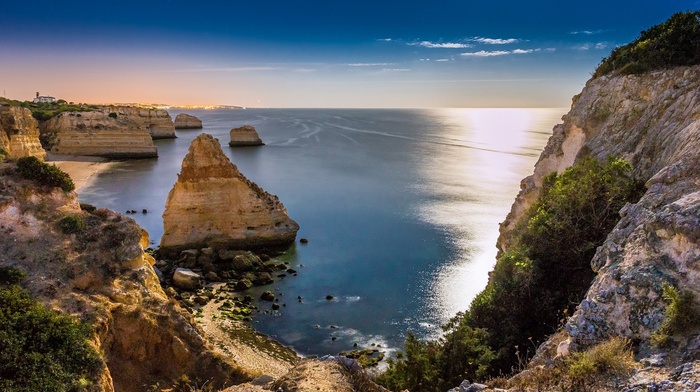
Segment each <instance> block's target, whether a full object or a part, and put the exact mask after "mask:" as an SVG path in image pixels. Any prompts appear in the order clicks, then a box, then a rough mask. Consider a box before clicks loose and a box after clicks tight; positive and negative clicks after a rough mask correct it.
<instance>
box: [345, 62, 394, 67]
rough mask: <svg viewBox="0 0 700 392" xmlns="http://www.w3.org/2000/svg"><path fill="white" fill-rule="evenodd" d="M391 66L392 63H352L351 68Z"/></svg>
mask: <svg viewBox="0 0 700 392" xmlns="http://www.w3.org/2000/svg"><path fill="white" fill-rule="evenodd" d="M387 65H391V64H390V63H350V64H348V66H349V67H384V66H387Z"/></svg>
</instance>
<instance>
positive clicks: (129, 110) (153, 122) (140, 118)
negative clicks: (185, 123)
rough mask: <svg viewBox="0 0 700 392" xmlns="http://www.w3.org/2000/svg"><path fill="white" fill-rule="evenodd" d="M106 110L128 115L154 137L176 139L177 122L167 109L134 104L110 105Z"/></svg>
mask: <svg viewBox="0 0 700 392" xmlns="http://www.w3.org/2000/svg"><path fill="white" fill-rule="evenodd" d="M103 111H104V112H109V113H117V114H118V115H120V116H126V117H128V118H129V119H131V120H132V121H134V122H136V123H137V124H140V125H141V126H143V127H144V128H145V129H146V130H148V133H149V134H150V135H151V137H152V138H153V139H174V138H176V137H177V136H176V135H175V124H173V119H172V117H170V114H168V112H167V111H165V110H163V109H148V108H139V107H134V106H109V107H106V108H104V109H103Z"/></svg>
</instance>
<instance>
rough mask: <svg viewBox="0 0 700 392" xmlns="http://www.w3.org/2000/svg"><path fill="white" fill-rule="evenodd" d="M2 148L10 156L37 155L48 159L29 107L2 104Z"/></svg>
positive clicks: (0, 113)
mask: <svg viewBox="0 0 700 392" xmlns="http://www.w3.org/2000/svg"><path fill="white" fill-rule="evenodd" d="M0 148H2V149H3V150H5V151H6V152H7V153H8V156H7V157H8V158H10V159H17V158H21V157H24V156H35V157H37V158H39V159H42V160H43V159H46V151H44V149H43V148H42V147H41V143H40V142H39V128H38V126H37V121H36V119H34V117H32V112H31V111H30V110H29V109H26V108H23V107H19V106H10V105H7V104H4V105H2V104H0Z"/></svg>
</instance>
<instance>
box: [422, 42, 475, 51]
mask: <svg viewBox="0 0 700 392" xmlns="http://www.w3.org/2000/svg"><path fill="white" fill-rule="evenodd" d="M409 45H413V46H422V47H424V48H431V49H466V48H471V47H473V46H474V45H471V44H465V43H461V42H430V41H421V42H413V43H410V44H409Z"/></svg>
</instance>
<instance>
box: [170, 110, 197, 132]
mask: <svg viewBox="0 0 700 392" xmlns="http://www.w3.org/2000/svg"><path fill="white" fill-rule="evenodd" d="M199 128H202V120H200V119H198V118H197V117H195V116H191V115H189V114H185V113H180V114H178V115H177V117H175V129H199Z"/></svg>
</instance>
